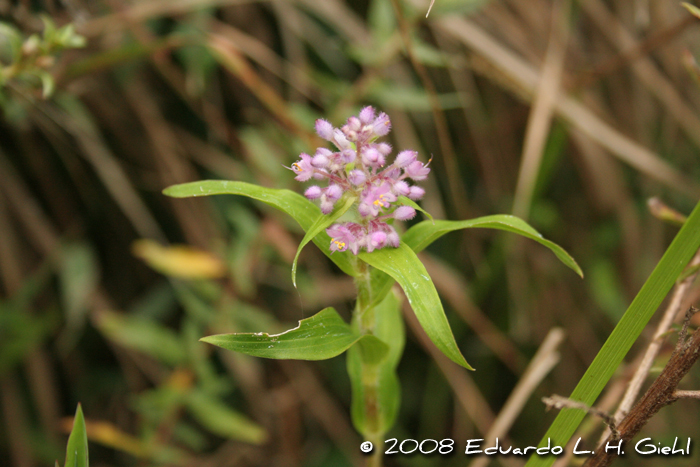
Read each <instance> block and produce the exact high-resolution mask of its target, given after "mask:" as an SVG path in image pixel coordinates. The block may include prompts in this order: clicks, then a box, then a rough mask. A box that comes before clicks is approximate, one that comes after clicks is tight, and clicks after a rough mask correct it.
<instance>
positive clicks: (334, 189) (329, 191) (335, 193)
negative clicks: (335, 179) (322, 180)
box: [326, 185, 343, 201]
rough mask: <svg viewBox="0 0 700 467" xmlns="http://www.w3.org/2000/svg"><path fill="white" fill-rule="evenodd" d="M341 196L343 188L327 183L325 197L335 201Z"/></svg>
mask: <svg viewBox="0 0 700 467" xmlns="http://www.w3.org/2000/svg"><path fill="white" fill-rule="evenodd" d="M341 196H343V189H342V188H341V187H340V185H328V188H326V198H328V199H329V200H331V201H337V200H339V199H340V197H341Z"/></svg>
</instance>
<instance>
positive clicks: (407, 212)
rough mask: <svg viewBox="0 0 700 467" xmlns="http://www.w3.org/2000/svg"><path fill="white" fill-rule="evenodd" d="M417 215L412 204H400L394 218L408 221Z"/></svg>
mask: <svg viewBox="0 0 700 467" xmlns="http://www.w3.org/2000/svg"><path fill="white" fill-rule="evenodd" d="M414 217H416V210H415V209H413V208H412V207H411V206H399V207H398V208H396V210H394V219H396V220H397V221H407V220H409V219H413V218H414Z"/></svg>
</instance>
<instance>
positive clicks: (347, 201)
mask: <svg viewBox="0 0 700 467" xmlns="http://www.w3.org/2000/svg"><path fill="white" fill-rule="evenodd" d="M356 199H357V198H356V197H354V196H347V197H344V198H342V199H341V200H340V201H339V202H338V203H337V204H336V206H335V209H333V212H331V213H330V214H328V215H324V214H323V213H320V215H319V216H318V217H317V218H316V221H315V222H314V223H313V225H311V227H309V228H308V229H306V235H304V238H302V239H301V242H300V243H299V246H298V247H297V254H296V255H294V261H293V262H292V284H294V287H296V286H297V261H298V260H299V254H301V250H302V248H304V247H305V246H306V244H307V243H309V241H311V239H313V238H315V237H316V236H317V235H318V234H320V233H321V232H324V231H325V230H326V227H329V226H330V225H331V224H333V223H334V222H335V221H336V220H338V218H339V217H340V216H342V215H343V214H345V213H346V212H347V210H348V209H350V207H351V206H352V205H353V204H354V203H355V200H356Z"/></svg>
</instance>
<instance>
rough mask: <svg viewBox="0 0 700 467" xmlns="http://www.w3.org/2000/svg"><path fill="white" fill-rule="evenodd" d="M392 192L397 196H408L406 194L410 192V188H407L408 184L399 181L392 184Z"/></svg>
mask: <svg viewBox="0 0 700 467" xmlns="http://www.w3.org/2000/svg"><path fill="white" fill-rule="evenodd" d="M394 192H395V193H396V194H397V195H399V196H408V194H409V193H410V192H411V187H410V186H408V183H406V182H404V181H403V180H399V181H398V182H396V183H394Z"/></svg>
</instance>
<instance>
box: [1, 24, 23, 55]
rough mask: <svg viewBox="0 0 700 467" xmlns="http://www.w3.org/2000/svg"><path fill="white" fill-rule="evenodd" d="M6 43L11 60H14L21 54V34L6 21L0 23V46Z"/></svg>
mask: <svg viewBox="0 0 700 467" xmlns="http://www.w3.org/2000/svg"><path fill="white" fill-rule="evenodd" d="M5 44H7V47H8V52H9V55H10V56H11V59H12V62H16V61H17V60H19V59H20V58H21V56H22V34H21V33H20V32H19V31H18V30H17V28H15V27H14V26H12V25H10V24H8V23H0V46H3V47H4V46H5Z"/></svg>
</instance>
